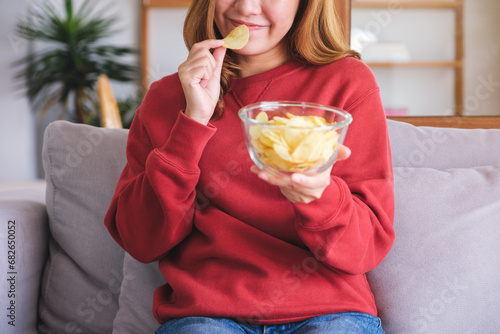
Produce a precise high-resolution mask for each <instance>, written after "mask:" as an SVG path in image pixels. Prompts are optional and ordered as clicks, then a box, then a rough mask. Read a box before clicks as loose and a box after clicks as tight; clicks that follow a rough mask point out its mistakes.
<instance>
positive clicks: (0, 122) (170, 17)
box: [0, 0, 500, 182]
mask: <svg viewBox="0 0 500 334" xmlns="http://www.w3.org/2000/svg"><path fill="white" fill-rule="evenodd" d="M36 1H51V2H52V3H54V4H57V3H62V0H17V1H13V0H0V182H2V181H23V180H32V179H35V178H37V177H40V175H39V173H38V172H37V159H36V157H37V156H38V155H39V146H40V145H39V144H40V143H38V144H37V141H38V142H39V141H40V138H39V137H37V136H36V135H35V132H36V131H35V128H36V127H35V125H36V121H35V117H34V116H33V114H32V113H31V111H30V106H29V104H28V102H27V101H26V99H25V98H24V97H22V96H20V95H19V94H18V93H16V91H15V90H14V89H13V87H12V86H13V81H12V75H13V72H12V66H11V64H12V62H13V61H14V60H16V59H19V57H21V56H22V55H23V54H24V53H25V52H26V45H25V43H24V42H22V41H19V40H16V39H15V38H14V36H13V34H12V33H13V29H14V25H15V23H16V21H17V19H18V18H19V17H21V16H22V15H24V14H25V12H26V9H27V8H29V7H30V6H32V5H33V2H36ZM81 2H82V0H75V3H76V4H80V3H81ZM109 3H111V11H112V12H114V10H116V11H117V12H119V13H120V24H121V26H122V31H120V33H119V34H117V35H116V36H115V37H114V38H113V40H112V41H111V42H112V43H113V44H118V45H127V46H131V45H132V46H136V47H138V45H139V3H140V2H139V1H137V0H101V1H99V6H102V7H105V6H106V4H109ZM465 4H466V6H465V8H466V18H465V27H466V35H465V39H466V65H465V68H466V72H465V79H466V98H468V100H467V101H469V103H470V107H469V108H468V110H469V112H470V113H474V114H497V115H498V114H500V87H499V86H498V85H500V62H499V61H498V60H499V58H500V57H499V50H500V39H499V38H498V31H500V20H499V17H498V13H500V1H498V0H466V1H465ZM102 7H99V8H102ZM372 14H373V13H371V12H369V11H368V12H367V13H365V16H366V15H367V16H366V17H368V18H369V19H370V15H372ZM184 16H185V9H172V10H165V9H158V10H154V11H153V13H152V14H151V20H150V31H151V32H152V33H151V44H150V45H151V49H150V51H151V53H150V57H149V70H148V72H149V74H150V79H151V80H156V79H159V78H161V77H162V76H164V75H168V74H171V73H173V72H175V71H177V66H178V65H179V63H180V62H182V61H183V60H184V59H185V57H186V54H187V51H186V49H185V46H184V42H183V41H182V21H183V19H184ZM356 20H358V18H357V17H356V16H354V18H353V21H354V23H355V24H356V22H357V21H356ZM446 20H448V21H449V20H450V18H447V19H445V21H446ZM433 21H436V20H435V19H434V14H432V13H426V12H423V13H421V14H419V15H415V16H413V17H412V16H411V15H410V17H409V18H408V17H404V16H401V19H398V18H397V17H395V18H394V19H393V20H391V22H390V23H389V24H388V25H384V26H383V28H384V32H382V34H386V35H385V36H387V39H389V40H390V39H392V38H395V37H394V36H392V35H391V34H392V31H394V30H395V31H398V30H403V31H404V34H406V35H407V36H409V37H410V38H414V37H412V36H414V34H418V33H419V31H420V32H421V31H422V30H424V29H427V30H430V31H432V32H433V34H434V35H436V36H437V34H439V35H440V36H445V38H444V40H445V42H444V43H441V44H434V47H433V48H432V49H437V50H438V51H439V52H440V55H442V56H444V57H452V55H451V52H452V51H451V50H453V44H452V42H451V41H452V38H451V37H449V34H450V30H449V29H450V28H447V27H446V25H447V23H445V22H444V21H443V22H442V23H441V25H439V23H438V26H437V27H436V26H435V25H436V22H434V23H433ZM358 22H359V21H358ZM391 27H392V28H394V27H396V28H395V29H392V31H391V30H390V28H391ZM447 35H448V37H446V36H447ZM417 42H418V40H417ZM422 42H423V43H424V44H423V45H424V46H423V47H422V46H418V43H417V44H416V45H417V47H416V49H414V50H413V51H412V52H413V53H414V55H418V56H419V57H428V56H430V54H428V53H420V52H421V51H422V50H425V49H426V46H428V45H429V44H428V43H438V42H435V41H434V42H432V41H430V40H429V41H425V40H424V41H422ZM435 46H437V48H435ZM429 49H431V48H430V47H429ZM450 55H451V56H450ZM379 72H382V73H379V74H378V76H379V77H380V80H382V79H384V78H385V79H384V80H385V81H386V84H385V88H384V87H383V96H384V97H385V98H387V99H389V100H390V99H392V101H393V104H395V106H398V105H408V104H415V105H418V108H419V110H430V109H431V108H434V109H437V110H440V111H445V112H446V110H447V108H449V106H450V103H452V92H450V91H449V90H446V89H445V90H443V91H441V93H439V94H437V97H435V98H428V96H429V95H430V94H432V93H435V92H436V91H439V90H437V89H436V87H448V86H450V84H451V81H452V80H453V77H452V73H450V71H447V70H443V71H415V70H411V69H407V70H402V71H399V72H398V73H395V72H394V71H385V73H384V71H379ZM408 78H413V80H408ZM417 79H419V80H420V79H421V80H424V81H427V82H429V83H431V84H430V85H428V86H426V87H424V88H423V89H422V88H414V89H412V88H411V85H412V84H415V82H416V81H417ZM408 81H409V83H410V90H415V89H418V90H419V93H420V94H419V95H416V97H415V95H413V97H412V96H410V95H408V94H407V91H406V90H402V89H401V87H403V85H401V84H400V82H408ZM414 81H415V82H414ZM488 82H489V84H488ZM114 89H115V93H116V95H117V96H118V97H126V96H128V95H129V94H132V92H133V87H132V86H131V85H130V84H123V85H119V84H115V85H114ZM478 93H479V94H478ZM419 96H422V98H420V97H419ZM425 103H427V105H426V104H425Z"/></svg>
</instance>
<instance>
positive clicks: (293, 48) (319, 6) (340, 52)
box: [184, 0, 360, 119]
mask: <svg viewBox="0 0 500 334" xmlns="http://www.w3.org/2000/svg"><path fill="white" fill-rule="evenodd" d="M215 1H216V0H193V1H192V2H191V5H190V7H189V10H188V13H187V16H186V19H185V21H184V41H185V43H186V46H187V48H188V49H189V50H191V47H192V46H193V45H194V44H195V43H198V42H201V41H204V40H206V39H216V38H222V36H221V35H220V33H219V31H218V30H217V27H216V26H215V23H214V16H215ZM285 38H286V39H287V46H288V52H289V53H290V55H291V56H292V57H293V58H295V59H297V60H300V61H302V62H303V63H305V64H308V65H313V66H318V65H325V64H330V63H333V62H335V61H337V60H340V59H342V58H344V57H355V58H358V59H359V58H360V56H359V54H358V53H357V52H356V51H353V50H351V49H350V48H349V45H348V43H347V42H346V38H345V36H344V34H343V31H342V26H341V24H340V21H339V19H338V16H337V13H336V10H335V2H334V1H333V0H300V4H299V9H298V11H297V15H296V17H295V20H294V23H293V25H292V27H291V28H290V31H289V32H288V34H287V35H286V36H285ZM238 70H239V68H238V64H237V63H236V62H235V61H234V57H233V53H232V51H231V50H227V53H226V58H225V59H224V65H223V67H222V76H221V93H220V96H219V103H218V108H217V110H216V112H215V113H214V117H213V118H215V119H216V118H219V117H220V116H222V113H223V110H224V104H223V97H224V94H225V93H226V92H227V90H228V89H229V85H230V84H231V80H232V79H233V78H235V77H237V76H238Z"/></svg>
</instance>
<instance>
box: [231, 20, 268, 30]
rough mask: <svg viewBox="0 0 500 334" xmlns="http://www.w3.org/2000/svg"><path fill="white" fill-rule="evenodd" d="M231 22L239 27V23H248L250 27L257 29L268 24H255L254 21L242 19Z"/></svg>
mask: <svg viewBox="0 0 500 334" xmlns="http://www.w3.org/2000/svg"><path fill="white" fill-rule="evenodd" d="M231 23H232V24H233V25H234V26H235V27H237V26H239V25H242V24H244V25H246V26H247V27H248V29H250V30H257V29H260V28H264V27H266V26H267V25H261V24H255V23H252V22H246V21H240V20H231Z"/></svg>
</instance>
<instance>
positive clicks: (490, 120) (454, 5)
mask: <svg viewBox="0 0 500 334" xmlns="http://www.w3.org/2000/svg"><path fill="white" fill-rule="evenodd" d="M140 1H141V17H142V22H141V52H142V54H141V70H142V82H143V85H144V87H148V86H149V81H148V77H147V75H148V71H147V68H148V29H147V28H148V17H149V12H150V11H151V10H153V9H155V8H169V7H188V6H189V4H190V3H191V0H140ZM334 1H335V4H336V6H337V12H338V16H339V19H340V20H341V21H342V23H343V27H344V35H345V37H346V39H347V40H348V41H349V40H350V30H351V9H352V7H355V8H373V7H379V8H381V7H387V6H388V3H390V2H391V1H390V0H386V1H362V0H352V2H351V0H334ZM392 3H393V4H394V3H396V5H400V6H402V7H404V8H409V9H411V8H435V9H443V10H445V9H447V10H455V12H456V38H457V39H456V42H455V45H456V59H455V60H454V61H451V62H439V61H436V62H409V63H405V64H394V63H377V64H373V63H372V64H369V65H370V66H381V67H386V66H407V67H451V68H454V69H455V73H456V77H457V80H456V81H457V82H456V87H455V104H456V106H457V108H456V115H454V116H419V117H389V119H393V120H397V121H403V122H408V123H411V124H414V125H418V126H437V127H459V128H485V129H487V128H500V117H497V116H484V117H483V116H464V115H463V109H462V108H463V102H462V98H463V87H464V84H463V24H462V21H463V0H453V1H439V0H436V1H409V0H400V1H396V2H394V1H392Z"/></svg>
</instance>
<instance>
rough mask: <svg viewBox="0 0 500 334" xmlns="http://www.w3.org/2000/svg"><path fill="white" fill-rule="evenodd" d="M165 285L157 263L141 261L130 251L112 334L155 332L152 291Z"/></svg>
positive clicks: (125, 264) (157, 325) (125, 263)
mask: <svg viewBox="0 0 500 334" xmlns="http://www.w3.org/2000/svg"><path fill="white" fill-rule="evenodd" d="M162 284H165V278H164V277H163V275H162V273H161V272H160V269H159V268H158V263H156V262H155V263H148V264H144V263H140V262H138V261H137V260H135V259H134V258H133V257H131V256H130V255H128V254H125V259H124V260H123V281H122V287H121V291H120V298H119V305H120V308H119V310H118V313H117V314H116V318H115V321H114V323H113V334H133V333H153V332H154V331H155V330H157V329H158V327H159V324H158V322H157V321H156V319H155V318H154V316H153V292H154V290H155V289H156V288H157V287H159V286H160V285H162Z"/></svg>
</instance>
